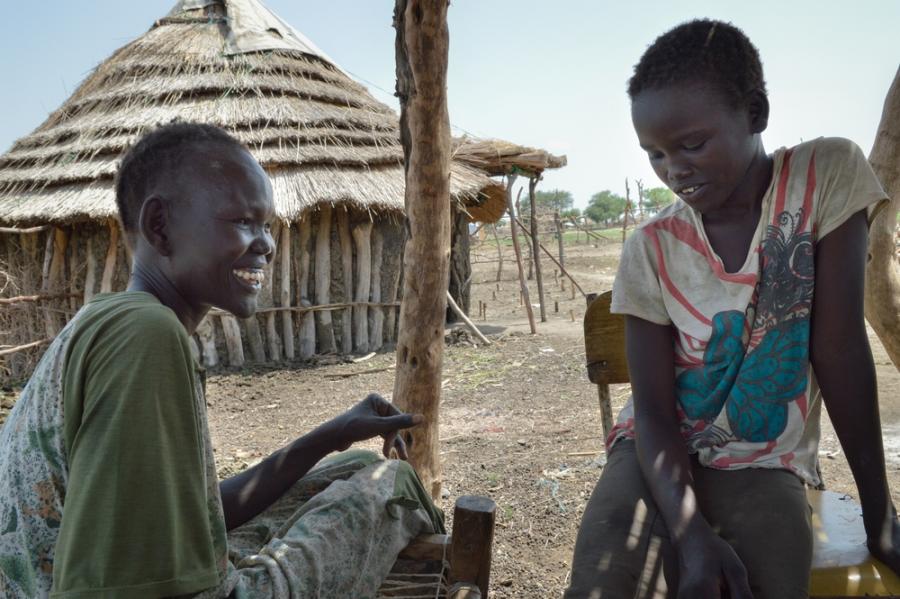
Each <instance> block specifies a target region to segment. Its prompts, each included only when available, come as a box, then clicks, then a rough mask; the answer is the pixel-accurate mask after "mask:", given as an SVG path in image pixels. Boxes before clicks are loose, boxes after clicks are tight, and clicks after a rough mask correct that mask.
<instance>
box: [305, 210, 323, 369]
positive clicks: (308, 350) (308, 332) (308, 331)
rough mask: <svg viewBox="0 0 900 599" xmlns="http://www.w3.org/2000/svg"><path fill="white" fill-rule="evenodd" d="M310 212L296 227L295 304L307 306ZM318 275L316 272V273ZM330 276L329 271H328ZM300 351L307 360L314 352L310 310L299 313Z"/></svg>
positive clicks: (312, 324)
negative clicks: (297, 238) (296, 266)
mask: <svg viewBox="0 0 900 599" xmlns="http://www.w3.org/2000/svg"><path fill="white" fill-rule="evenodd" d="M310 217H311V215H310V213H309V212H307V213H306V214H305V215H304V216H303V218H301V219H300V222H299V225H298V227H297V229H298V232H299V242H300V256H299V258H300V261H299V269H298V271H299V272H298V273H297V305H298V306H301V307H304V308H308V307H310V306H311V305H312V303H311V302H310V301H309V260H310V256H309V240H310V237H312V223H311V222H310ZM316 275H318V273H316ZM328 276H331V273H328ZM299 318H300V351H299V352H298V353H299V356H300V359H301V360H308V359H310V358H311V357H313V355H314V354H315V353H316V320H315V313H314V312H312V311H308V312H301V313H300V317H299Z"/></svg>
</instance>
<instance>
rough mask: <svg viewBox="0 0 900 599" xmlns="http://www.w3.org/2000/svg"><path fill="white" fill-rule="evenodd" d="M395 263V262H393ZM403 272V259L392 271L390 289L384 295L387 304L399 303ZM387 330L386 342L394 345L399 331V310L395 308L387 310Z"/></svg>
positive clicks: (385, 326)
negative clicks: (398, 294) (398, 296)
mask: <svg viewBox="0 0 900 599" xmlns="http://www.w3.org/2000/svg"><path fill="white" fill-rule="evenodd" d="M392 263H393V260H392ZM402 272H403V259H402V258H400V259H399V260H398V261H397V267H396V268H395V269H391V271H390V277H391V278H390V279H389V280H388V288H387V293H386V294H385V295H384V300H385V301H386V302H396V301H397V299H398V298H397V292H398V291H399V289H400V274H401V273H402ZM384 329H385V331H384V332H385V335H384V336H385V340H386V341H387V342H388V343H393V342H394V341H396V330H397V308H395V307H394V306H389V307H388V309H387V317H386V318H385V323H384Z"/></svg>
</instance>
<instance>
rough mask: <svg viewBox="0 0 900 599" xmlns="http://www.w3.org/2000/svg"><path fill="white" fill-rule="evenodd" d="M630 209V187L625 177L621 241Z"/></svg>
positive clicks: (623, 238) (623, 241)
mask: <svg viewBox="0 0 900 599" xmlns="http://www.w3.org/2000/svg"><path fill="white" fill-rule="evenodd" d="M630 210H631V189H630V188H629V187H628V177H625V214H624V215H623V216H622V243H625V229H626V228H627V227H628V212H629V211H630Z"/></svg>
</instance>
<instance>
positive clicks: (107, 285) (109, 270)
mask: <svg viewBox="0 0 900 599" xmlns="http://www.w3.org/2000/svg"><path fill="white" fill-rule="evenodd" d="M108 225H109V245H108V246H106V260H105V261H104V262H103V276H102V277H101V278H100V293H109V292H110V291H112V290H113V288H112V285H113V277H114V276H115V275H116V257H117V256H118V255H119V226H118V225H117V224H116V221H115V220H112V219H110V220H109V223H108Z"/></svg>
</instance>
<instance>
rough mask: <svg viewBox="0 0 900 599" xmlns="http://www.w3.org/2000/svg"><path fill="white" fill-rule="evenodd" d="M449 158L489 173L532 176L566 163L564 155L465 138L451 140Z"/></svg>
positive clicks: (492, 140)
mask: <svg viewBox="0 0 900 599" xmlns="http://www.w3.org/2000/svg"><path fill="white" fill-rule="evenodd" d="M453 158H454V159H455V160H456V161H458V162H463V163H465V164H468V165H470V166H473V167H475V168H477V169H479V170H482V171H485V172H486V173H488V174H489V175H491V176H501V175H511V174H519V175H525V176H528V177H533V176H537V175H540V174H541V173H542V172H543V171H545V170H547V169H555V168H561V167H564V166H566V162H567V159H566V157H565V156H554V155H553V154H551V153H549V152H546V151H544V150H540V149H537V148H528V147H525V146H520V145H517V144H514V143H512V142H508V141H503V140H501V139H484V140H480V139H479V140H473V139H469V138H466V137H463V138H461V139H458V140H455V148H454V150H453Z"/></svg>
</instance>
